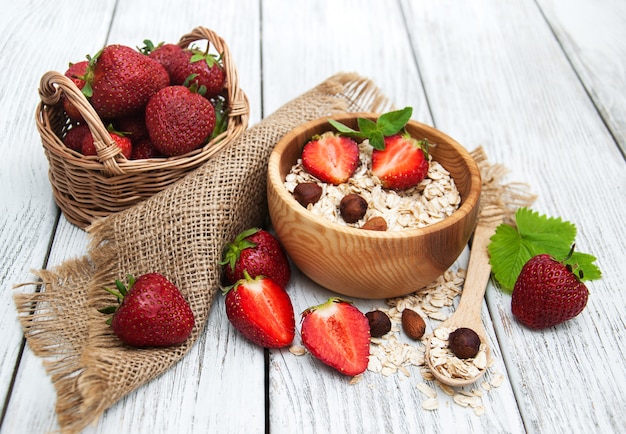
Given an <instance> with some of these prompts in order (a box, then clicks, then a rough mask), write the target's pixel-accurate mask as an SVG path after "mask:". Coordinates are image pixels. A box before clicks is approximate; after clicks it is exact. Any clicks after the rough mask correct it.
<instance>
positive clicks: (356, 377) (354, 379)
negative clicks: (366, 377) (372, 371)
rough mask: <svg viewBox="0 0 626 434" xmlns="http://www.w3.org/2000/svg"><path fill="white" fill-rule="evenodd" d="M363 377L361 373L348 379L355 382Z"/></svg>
mask: <svg viewBox="0 0 626 434" xmlns="http://www.w3.org/2000/svg"><path fill="white" fill-rule="evenodd" d="M362 379H363V374H359V375H355V376H354V377H352V378H351V379H350V384H356V383H358V382H359V381H361V380H362Z"/></svg>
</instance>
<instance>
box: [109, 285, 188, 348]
mask: <svg viewBox="0 0 626 434" xmlns="http://www.w3.org/2000/svg"><path fill="white" fill-rule="evenodd" d="M128 279H129V283H128V288H126V287H125V286H124V284H123V283H122V282H120V281H119V280H118V281H116V282H115V283H116V285H117V289H118V291H119V292H117V291H114V290H111V289H108V288H106V289H107V291H108V292H110V293H111V294H113V295H115V296H116V297H117V299H118V303H121V304H120V305H119V306H112V307H107V308H103V309H100V310H99V311H100V312H102V313H107V314H109V313H113V317H112V318H111V320H110V324H111V327H112V328H113V332H114V333H115V334H116V335H117V336H118V337H119V338H120V340H121V341H122V342H124V343H125V344H127V345H131V346H134V347H167V346H171V345H178V344H181V343H183V342H185V341H186V340H187V338H188V337H189V335H190V334H191V331H192V329H193V327H194V324H195V320H194V316H193V312H192V311H191V308H190V307H189V304H188V303H187V301H186V300H185V299H184V298H183V296H182V294H181V293H180V291H179V289H178V288H177V287H176V286H174V284H173V283H172V282H170V281H169V280H167V278H166V277H165V276H163V275H161V274H158V273H149V274H144V275H143V276H141V277H139V278H137V280H135V279H134V278H133V276H128Z"/></svg>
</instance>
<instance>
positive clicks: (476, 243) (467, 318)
mask: <svg viewBox="0 0 626 434" xmlns="http://www.w3.org/2000/svg"><path fill="white" fill-rule="evenodd" d="M503 217H504V216H503V213H502V209H501V208H500V207H497V206H494V207H485V209H483V210H481V214H480V217H479V220H478V223H477V225H476V229H475V231H474V237H473V241H472V248H471V252H470V259H469V265H468V268H467V275H466V278H465V284H464V286H463V292H462V293H461V300H460V301H459V305H458V307H457V309H456V311H455V312H454V314H453V315H452V316H451V317H450V318H448V319H447V320H445V321H444V322H443V323H441V325H440V326H439V328H441V327H445V328H447V329H449V330H454V329H457V328H459V327H467V328H470V329H472V330H474V331H475V332H476V334H477V335H478V337H479V338H480V342H481V349H482V348H484V351H485V355H486V356H487V360H489V355H490V349H489V344H488V342H487V336H486V334H485V327H484V326H483V323H482V320H481V317H480V313H481V307H482V301H483V297H484V296H485V290H486V288H487V283H488V281H489V276H490V274H491V265H490V264H489V254H488V251H487V246H488V245H489V239H490V238H491V236H492V235H493V234H494V232H495V229H496V227H497V226H498V225H499V224H500V223H501V222H502V220H503ZM434 335H435V333H434V332H433V334H432V336H431V337H430V338H429V339H428V342H427V343H426V364H427V365H428V368H429V369H430V371H431V372H432V374H433V376H434V377H435V378H436V379H437V380H439V381H440V382H441V383H444V384H447V385H449V386H455V387H460V386H466V385H468V384H471V383H473V382H475V381H476V380H478V379H479V378H480V377H482V376H483V375H484V373H485V371H486V368H483V369H481V370H480V373H479V374H478V375H477V376H475V377H472V378H451V377H448V376H446V375H445V374H442V373H441V372H440V371H438V370H437V369H436V368H435V367H434V366H433V363H432V359H431V357H430V349H431V341H432V339H433V337H434Z"/></svg>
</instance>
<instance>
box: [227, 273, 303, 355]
mask: <svg viewBox="0 0 626 434" xmlns="http://www.w3.org/2000/svg"><path fill="white" fill-rule="evenodd" d="M244 275H245V277H244V278H243V279H241V280H239V281H238V282H237V283H236V284H235V285H234V286H232V287H230V288H226V290H225V291H226V299H225V304H226V316H228V319H229V321H230V322H231V324H232V325H233V326H234V327H235V328H236V329H237V330H239V332H240V333H241V334H242V335H244V336H245V337H246V338H247V339H249V340H250V341H252V342H253V343H255V344H257V345H260V346H262V347H265V348H282V347H284V346H287V345H289V344H290V343H291V342H292V341H293V338H294V336H295V328H296V320H295V317H294V313H293V305H292V304H291V299H290V298H289V294H287V292H286V291H285V289H284V288H283V287H282V286H280V285H279V284H277V283H276V282H274V281H273V280H272V279H269V278H267V277H264V276H257V277H255V278H251V277H250V275H249V274H248V272H247V271H244Z"/></svg>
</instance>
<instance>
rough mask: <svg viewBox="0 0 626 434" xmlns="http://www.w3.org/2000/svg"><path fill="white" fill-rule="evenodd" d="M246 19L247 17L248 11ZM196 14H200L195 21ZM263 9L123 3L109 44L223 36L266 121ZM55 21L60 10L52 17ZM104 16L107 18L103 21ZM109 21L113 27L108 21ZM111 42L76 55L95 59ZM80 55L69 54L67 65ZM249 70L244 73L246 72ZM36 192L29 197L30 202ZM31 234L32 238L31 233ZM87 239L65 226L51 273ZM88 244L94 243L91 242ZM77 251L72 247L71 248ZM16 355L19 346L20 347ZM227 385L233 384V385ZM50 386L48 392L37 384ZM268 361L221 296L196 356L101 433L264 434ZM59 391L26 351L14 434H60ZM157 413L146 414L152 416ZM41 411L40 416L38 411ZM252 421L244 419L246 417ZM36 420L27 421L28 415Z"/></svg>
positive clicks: (126, 403) (101, 425) (114, 412)
mask: <svg viewBox="0 0 626 434" xmlns="http://www.w3.org/2000/svg"><path fill="white" fill-rule="evenodd" d="M242 7H243V8H244V10H245V13H243V14H242V13H241V10H240V8H242ZM189 11H193V13H192V14H189V13H188V12H189ZM258 12H259V11H258V7H257V5H256V3H254V2H252V1H248V2H246V3H245V4H242V2H239V3H237V5H234V4H231V3H229V4H222V3H219V4H218V3H217V2H212V3H209V4H207V2H205V1H197V2H188V3H186V4H185V8H180V6H179V5H176V4H175V3H172V2H165V1H163V2H153V1H151V2H130V1H128V2H118V5H117V9H116V11H115V15H114V18H113V24H112V26H111V31H110V36H109V40H108V42H111V43H113V42H115V43H123V44H127V45H130V46H137V45H141V44H142V41H143V40H144V39H146V38H148V39H152V40H153V41H155V42H157V41H161V40H165V41H168V42H169V41H172V42H176V41H177V40H178V38H180V36H182V35H183V34H184V33H187V32H189V31H191V30H192V29H193V28H194V27H196V26H198V25H203V26H205V27H208V28H211V29H213V30H215V31H216V32H217V33H218V34H220V35H221V36H222V37H223V38H224V39H225V40H226V42H227V43H228V45H229V48H230V49H231V53H232V54H233V56H234V57H235V62H236V63H237V65H238V67H239V68H238V69H239V71H240V74H239V79H240V83H241V86H242V88H243V89H244V91H245V92H246V93H247V95H248V97H249V98H250V99H251V101H252V102H253V103H254V104H253V107H252V111H251V122H256V121H258V120H259V119H260V104H259V102H258V101H259V100H260V81H259V77H260V53H259V43H258V37H259V28H258V27H259V22H260V20H259V16H258ZM48 13H49V14H51V16H52V17H54V16H55V14H58V13H59V11H58V10H57V9H54V10H51V11H48ZM81 13H82V14H83V15H84V16H85V18H84V19H85V20H86V21H89V19H93V20H97V21H98V22H100V21H101V20H102V17H103V16H111V14H112V13H113V11H112V10H109V11H108V13H104V12H102V11H100V12H98V11H96V10H93V11H92V10H91V9H89V10H84V11H81ZM103 13H104V15H101V14H103ZM104 21H106V20H104ZM104 43H105V41H104V39H102V40H101V41H98V42H97V43H93V41H92V44H91V45H90V46H88V47H86V48H81V49H80V50H78V51H76V50H74V51H73V53H76V52H78V53H80V56H82V55H83V54H82V53H93V52H95V51H97V50H98V49H99V48H101V46H102V45H103V44H104ZM69 55H72V52H68V53H67V54H65V55H64V57H63V58H65V57H68V56H69ZM239 65H241V66H239ZM29 193H30V191H29V190H26V191H25V192H24V193H23V195H24V196H28V194H29ZM23 232H25V233H28V231H23ZM82 239H83V234H82V233H77V232H76V228H75V227H73V226H71V225H69V224H68V223H67V222H66V221H65V220H64V219H62V220H61V224H60V226H59V230H58V233H57V235H56V238H55V244H54V245H53V248H52V253H51V257H50V261H49V263H50V266H54V265H57V264H59V263H61V262H62V261H63V260H65V259H67V258H70V257H72V256H78V255H82V254H84V253H85V251H86V248H85V245H84V244H82V245H75V247H71V246H72V244H74V243H76V242H77V241H80V240H82ZM84 241H85V242H86V239H85V240H84ZM68 246H69V247H68ZM14 346H15V347H17V346H18V344H17V343H16V344H15V345H14ZM225 379H227V380H225ZM35 382H37V383H39V382H41V383H42V384H44V386H42V388H41V390H39V389H38V388H37V389H34V388H33V384H35ZM264 394H265V384H264V354H263V350H262V349H259V348H257V347H254V346H251V345H250V344H248V343H247V342H246V341H244V340H243V339H242V338H241V337H240V336H238V335H237V334H236V333H235V331H234V329H233V328H232V327H231V326H230V324H229V322H228V320H227V318H226V315H225V312H224V309H223V301H222V299H221V297H220V296H218V298H217V299H216V302H215V304H214V306H213V308H212V312H211V314H210V315H209V319H208V322H207V325H206V333H204V334H202V336H201V338H200V339H199V341H198V342H197V343H196V345H194V347H193V348H192V350H191V351H190V353H189V354H188V355H187V356H186V357H185V358H184V359H183V360H182V361H181V362H180V363H178V364H177V365H175V366H174V367H173V368H172V369H171V370H169V371H167V372H166V373H165V374H164V375H163V376H161V377H159V378H158V379H156V380H154V381H152V382H150V383H149V384H147V385H145V386H144V387H141V388H140V389H138V390H137V391H135V392H134V393H132V394H130V395H129V396H127V397H126V398H124V399H123V400H121V401H120V402H119V403H118V404H116V405H115V406H113V407H112V408H111V409H110V410H109V411H107V412H106V413H105V415H104V417H103V418H102V419H101V420H100V421H98V424H97V425H96V426H94V427H92V428H91V427H90V428H89V429H88V430H87V431H93V432H173V431H175V432H180V433H183V432H189V433H194V432H206V431H209V430H211V429H215V427H220V428H223V429H224V431H226V432H243V431H246V432H263V430H264V425H265V407H264ZM54 400H55V395H54V390H53V388H52V385H51V384H50V381H49V379H48V378H47V376H46V374H45V372H44V371H43V368H42V366H41V361H40V360H39V359H38V358H36V357H34V356H33V355H32V353H30V351H26V353H25V355H24V358H23V362H22V364H21V366H20V370H19V371H18V376H17V378H16V384H15V388H14V391H13V395H12V398H11V401H10V406H9V409H8V411H7V416H6V419H5V421H4V425H3V428H7V432H18V431H19V432H46V431H50V430H53V429H55V428H57V427H56V420H55V415H54V408H53V405H52V404H53V402H54ZM147 408H149V409H151V410H150V411H146V410H145V409H147ZM34 409H35V410H34ZM244 410H245V412H246V417H245V418H242V417H240V414H241V412H242V411H244ZM31 412H36V415H33V417H32V418H29V419H28V420H25V418H24V415H25V414H30V413H31Z"/></svg>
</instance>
